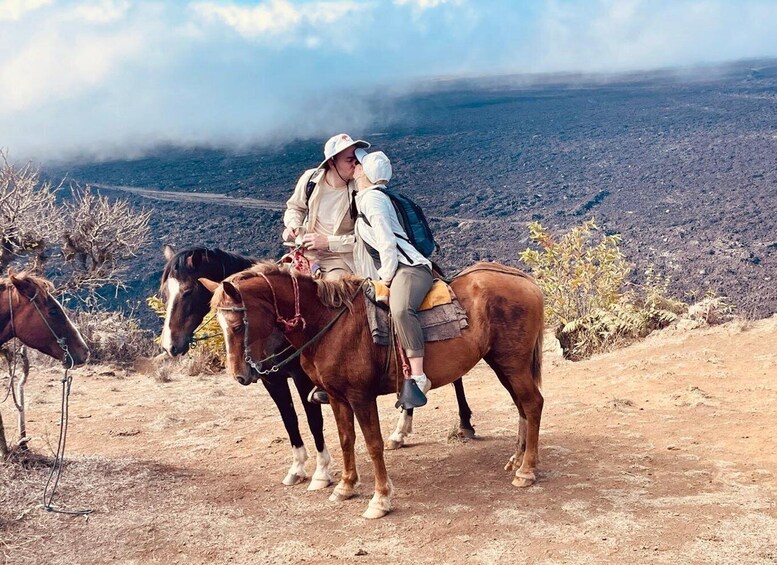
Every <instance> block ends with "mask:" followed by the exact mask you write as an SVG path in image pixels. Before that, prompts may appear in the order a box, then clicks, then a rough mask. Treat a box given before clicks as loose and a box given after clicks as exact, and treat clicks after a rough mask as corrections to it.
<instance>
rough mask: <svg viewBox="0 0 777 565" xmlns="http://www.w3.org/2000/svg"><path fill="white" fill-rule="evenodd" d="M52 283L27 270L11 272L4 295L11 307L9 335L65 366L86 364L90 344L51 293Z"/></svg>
mask: <svg viewBox="0 0 777 565" xmlns="http://www.w3.org/2000/svg"><path fill="white" fill-rule="evenodd" d="M52 289H53V285H52V284H51V283H50V282H49V281H47V280H46V279H43V278H40V277H35V276H32V275H29V274H26V273H21V274H18V275H17V274H11V275H10V276H9V278H8V284H6V292H7V294H8V296H7V298H6V299H5V300H6V301H7V302H6V304H7V308H8V310H9V316H8V317H9V324H8V326H9V327H10V330H11V331H10V332H9V333H10V336H9V337H17V338H18V339H19V340H20V341H21V342H22V343H24V344H25V345H28V346H29V347H32V348H34V349H37V350H38V351H40V352H41V353H45V354H46V355H49V356H51V357H54V358H55V359H62V362H63V363H64V364H65V365H66V366H76V365H83V364H84V363H85V362H86V360H87V358H88V357H89V348H88V347H87V345H86V343H85V342H84V338H83V337H82V336H81V333H80V332H79V331H78V329H77V328H76V327H75V325H74V324H73V322H72V321H70V318H68V316H67V314H66V313H65V310H64V308H63V307H62V305H61V304H60V303H59V302H58V301H57V299H56V298H54V297H53V296H52V295H51V292H50V291H51V290H52Z"/></svg>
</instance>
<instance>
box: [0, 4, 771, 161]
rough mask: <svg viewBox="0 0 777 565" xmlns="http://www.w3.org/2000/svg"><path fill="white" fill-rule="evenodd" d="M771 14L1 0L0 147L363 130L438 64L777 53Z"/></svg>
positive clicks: (737, 7)
mask: <svg viewBox="0 0 777 565" xmlns="http://www.w3.org/2000/svg"><path fill="white" fill-rule="evenodd" d="M775 29H777V0H736V1H734V0H545V1H542V0H536V1H528V0H527V1H524V0H364V1H362V0H232V1H215V0H192V1H186V0H166V1H159V0H0V149H3V150H5V151H7V152H8V153H9V154H10V156H11V158H12V159H13V158H17V159H32V160H35V161H38V162H46V161H52V160H68V159H92V158H95V159H106V158H122V157H132V156H136V155H140V154H143V153H144V152H147V151H149V150H152V149H153V148H154V147H155V146H158V145H159V144H174V145H181V146H196V145H204V146H228V147H240V146H245V145H248V144H256V143H258V144H273V143H276V142H287V141H291V140H293V139H295V138H301V137H302V138H310V137H316V136H318V137H321V138H322V139H324V138H325V137H328V135H329V134H330V133H331V132H333V131H335V130H337V131H350V132H353V133H354V135H358V134H360V133H363V132H367V131H373V130H374V129H371V128H378V130H379V128H380V124H379V123H376V122H379V121H380V118H381V116H379V115H377V114H376V111H375V102H376V101H377V100H379V99H390V98H391V97H392V96H396V95H400V94H405V93H409V92H412V91H413V90H414V89H416V88H421V87H425V86H428V84H429V83H430V82H433V81H436V80H439V79H440V78H450V77H457V76H480V75H484V76H488V75H494V74H511V73H520V74H525V73H548V72H585V73H601V72H605V73H609V72H618V71H628V70H642V69H655V68H667V67H678V66H680V67H687V66H693V65H697V64H707V63H715V62H725V61H732V60H739V59H747V58H755V57H774V56H777V40H775V39H774V37H775V35H774V34H775V32H774V30H775ZM335 133H336V131H335Z"/></svg>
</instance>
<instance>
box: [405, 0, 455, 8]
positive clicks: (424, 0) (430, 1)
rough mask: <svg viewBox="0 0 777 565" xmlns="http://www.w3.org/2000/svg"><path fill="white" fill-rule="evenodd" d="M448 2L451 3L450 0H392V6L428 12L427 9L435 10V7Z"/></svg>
mask: <svg viewBox="0 0 777 565" xmlns="http://www.w3.org/2000/svg"><path fill="white" fill-rule="evenodd" d="M454 1H455V0H454ZM449 2H451V0H394V4H396V5H397V6H412V7H413V8H415V9H417V10H428V9H429V8H436V7H437V6H442V5H443V4H448V3H449Z"/></svg>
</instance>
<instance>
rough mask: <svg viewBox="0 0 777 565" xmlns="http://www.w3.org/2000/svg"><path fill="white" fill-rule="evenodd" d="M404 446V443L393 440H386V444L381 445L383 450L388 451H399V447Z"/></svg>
mask: <svg viewBox="0 0 777 565" xmlns="http://www.w3.org/2000/svg"><path fill="white" fill-rule="evenodd" d="M404 445H405V441H404V440H402V441H397V440H394V439H387V440H386V442H385V443H384V444H383V447H384V449H387V450H388V451H394V450H395V449H399V448H400V447H403V446H404Z"/></svg>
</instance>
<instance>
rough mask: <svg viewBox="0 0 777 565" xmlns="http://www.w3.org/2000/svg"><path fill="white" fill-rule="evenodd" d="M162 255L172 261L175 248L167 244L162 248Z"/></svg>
mask: <svg viewBox="0 0 777 565" xmlns="http://www.w3.org/2000/svg"><path fill="white" fill-rule="evenodd" d="M162 255H164V256H165V259H166V260H168V261H170V260H171V259H172V258H173V257H174V256H175V248H174V247H173V246H172V245H170V244H169V243H165V245H164V246H163V247H162Z"/></svg>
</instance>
